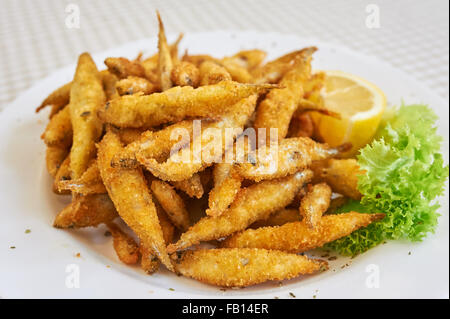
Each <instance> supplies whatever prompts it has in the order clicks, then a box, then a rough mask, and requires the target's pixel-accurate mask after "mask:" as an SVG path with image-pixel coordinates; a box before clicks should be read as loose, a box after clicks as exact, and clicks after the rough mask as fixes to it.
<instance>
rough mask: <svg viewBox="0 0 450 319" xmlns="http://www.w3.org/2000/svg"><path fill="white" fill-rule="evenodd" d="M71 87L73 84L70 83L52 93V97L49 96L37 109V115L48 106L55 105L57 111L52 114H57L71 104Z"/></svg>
mask: <svg viewBox="0 0 450 319" xmlns="http://www.w3.org/2000/svg"><path fill="white" fill-rule="evenodd" d="M71 87H72V82H69V83H66V84H64V85H63V86H61V87H59V88H57V89H56V90H55V91H53V92H52V93H50V95H49V96H47V97H46V98H45V100H44V101H43V102H42V103H41V105H40V106H39V107H38V108H37V109H36V113H37V112H39V111H40V110H42V109H44V108H45V107H46V106H47V105H53V106H56V109H55V110H54V111H53V110H52V113H54V114H56V112H58V111H59V110H60V109H61V108H63V107H64V106H65V105H67V104H68V103H69V100H70V89H71ZM51 115H53V114H51ZM50 117H51V116H50Z"/></svg>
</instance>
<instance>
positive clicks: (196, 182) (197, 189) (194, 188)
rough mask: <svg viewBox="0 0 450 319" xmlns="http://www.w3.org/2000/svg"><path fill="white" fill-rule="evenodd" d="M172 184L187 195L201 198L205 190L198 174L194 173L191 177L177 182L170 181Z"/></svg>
mask: <svg viewBox="0 0 450 319" xmlns="http://www.w3.org/2000/svg"><path fill="white" fill-rule="evenodd" d="M172 185H173V186H174V187H175V188H176V189H179V190H181V191H183V192H185V193H186V194H187V195H188V196H189V197H195V198H201V197H202V196H203V194H204V192H205V190H204V189H203V185H202V180H201V178H200V175H199V174H194V175H192V177H190V178H188V179H184V180H182V181H179V182H172Z"/></svg>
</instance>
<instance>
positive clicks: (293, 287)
mask: <svg viewBox="0 0 450 319" xmlns="http://www.w3.org/2000/svg"><path fill="white" fill-rule="evenodd" d="M174 37H175V36H172V37H170V38H171V39H173V38H174ZM308 45H316V46H317V47H318V48H319V51H318V52H317V54H316V55H315V60H314V62H313V63H314V67H315V68H316V69H325V70H344V71H347V72H350V73H354V74H357V75H360V76H362V77H364V78H366V79H368V80H370V81H372V82H374V83H376V84H377V85H378V86H379V87H380V88H381V89H382V90H383V91H384V92H385V93H386V95H387V98H388V100H389V103H390V104H399V103H401V102H402V101H404V102H405V103H427V104H429V105H430V106H431V107H432V108H433V109H434V110H435V111H436V113H437V114H439V117H440V121H439V133H440V134H441V135H443V136H444V137H445V142H444V145H443V153H444V156H445V158H446V162H448V128H449V122H448V112H449V110H448V101H447V102H446V101H444V100H442V99H441V98H439V97H438V96H437V95H436V94H434V93H433V92H431V91H430V90H429V89H427V88H425V87H424V86H423V85H421V84H420V83H419V82H417V81H415V80H414V79H411V78H410V77H409V76H408V75H406V74H404V73H402V72H400V71H398V70H396V69H394V68H392V67H391V66H389V65H388V64H386V63H384V62H381V61H379V60H377V59H376V58H373V57H367V56H363V55H361V54H359V53H356V52H353V51H350V50H348V49H346V48H342V47H337V46H333V45H329V44H325V43H320V42H317V41H314V40H308V39H300V38H298V37H296V36H288V35H280V34H275V33H256V32H211V33H198V34H190V35H189V34H188V35H186V36H185V38H184V40H183V41H182V45H181V48H180V52H183V51H184V49H185V48H189V53H208V54H211V55H213V56H214V55H215V56H223V55H227V54H232V53H233V52H236V51H238V50H240V49H250V48H255V47H257V48H262V49H264V50H267V52H268V53H269V56H268V58H269V59H271V58H274V57H277V56H279V55H281V54H283V53H286V52H288V51H291V50H294V49H298V48H301V47H304V46H308ZM155 48H156V39H155V38H152V39H146V40H142V41H138V42H134V43H129V44H126V45H124V46H122V47H120V48H117V49H114V50H110V51H108V52H105V53H102V54H95V55H94V58H95V61H96V63H97V65H98V66H99V67H103V60H104V59H105V58H106V57H108V56H126V57H130V58H133V57H135V56H136V55H137V54H138V52H139V51H140V50H143V49H144V50H145V51H144V53H147V54H150V53H152V52H154V51H155V50H156V49H155ZM443 67H444V66H443ZM74 69H75V65H71V66H69V67H66V68H64V69H62V70H60V71H58V72H56V73H54V74H53V75H51V76H49V77H47V78H45V79H43V80H42V81H39V82H38V83H37V84H36V85H35V86H34V87H32V88H31V89H29V90H27V91H26V92H24V93H23V94H22V95H21V96H20V97H19V98H17V99H16V100H15V101H14V102H13V103H11V105H9V107H7V108H6V109H5V110H4V111H3V112H2V113H1V114H0V136H1V139H0V149H1V154H0V203H1V204H2V209H1V213H0V218H1V221H0V244H1V245H0V297H25V298H36V297H41V298H42V297H43V298H54V297H59V298H80V297H86V298H92V297H96V298H102V297H105V298H106V297H112V298H202V297H203V298H213V297H219V298H220V297H234V298H251V297H253V298H274V297H275V296H276V297H279V298H291V297H290V294H289V292H292V293H293V294H294V295H296V297H297V298H312V297H313V296H314V295H316V296H317V298H351V297H353V298H395V297H445V298H448V296H449V286H448V285H449V284H448V283H449V278H448V273H449V272H448V271H449V264H448V261H449V259H448V251H449V248H448V242H449V238H448V233H449V231H448V229H449V220H448V184H447V190H446V193H445V196H444V197H442V198H441V199H440V201H441V204H442V208H441V210H440V212H441V214H442V216H441V217H440V219H439V227H438V229H437V231H436V233H435V234H432V235H429V236H428V237H427V238H426V239H425V240H424V241H423V242H421V243H414V244H413V243H409V242H390V243H388V244H386V245H381V246H379V247H377V248H375V249H372V250H370V251H369V252H367V253H365V254H363V255H361V256H359V257H357V258H355V259H353V260H348V259H346V258H339V259H338V260H336V261H333V262H331V266H332V267H331V269H330V271H328V272H325V273H322V274H320V275H315V276H310V277H304V278H299V279H295V280H290V281H285V282H283V283H282V284H279V283H268V284H263V285H258V286H255V287H250V288H245V289H240V290H227V291H221V290H219V289H218V288H216V287H212V286H208V285H204V284H201V283H198V282H196V281H194V280H191V279H187V278H182V277H177V276H175V275H173V274H171V273H169V272H167V271H161V272H158V273H157V274H155V275H153V276H147V275H145V274H143V273H142V272H141V271H140V269H138V268H137V267H134V268H133V267H128V266H124V265H122V264H121V263H120V262H119V261H118V259H117V258H116V256H115V254H114V252H113V250H112V245H111V242H110V241H111V238H108V237H105V236H104V235H103V233H104V228H101V227H100V229H86V230H81V231H62V230H58V229H55V228H53V227H52V226H51V225H52V222H53V218H54V216H55V214H56V213H57V212H58V211H59V210H60V209H61V208H62V207H63V206H64V204H65V203H67V198H63V197H61V196H56V195H54V194H53V193H52V192H51V190H50V184H51V181H50V177H49V176H48V174H47V172H46V170H45V162H44V151H45V147H44V144H43V143H42V141H41V140H40V135H41V133H42V131H43V130H44V127H45V125H46V123H47V115H48V113H47V112H41V113H40V114H35V113H34V109H35V107H36V106H37V105H38V104H39V103H40V102H41V101H42V100H43V99H44V98H45V97H46V95H47V94H48V93H49V92H51V91H52V90H53V89H55V88H56V87H58V86H60V85H62V84H63V83H66V82H68V81H70V80H71V79H72V76H73V73H74ZM26 229H30V230H31V233H28V234H26V233H25V230H26ZM10 246H15V247H16V248H15V249H11V248H10ZM409 252H411V254H409ZM77 253H80V255H81V256H80V257H76V256H75V255H76V254H77ZM347 263H349V265H348V266H347V267H343V268H341V266H342V265H345V264H347ZM70 265H76V267H78V269H79V276H80V277H79V278H80V285H79V286H80V287H79V288H69V287H70V283H71V282H72V281H71V280H70V278H72V277H70V276H71V275H72V274H73V271H71V268H70V267H71V266H70ZM107 266H109V267H107ZM66 271H68V272H66ZM376 274H379V285H378V288H377V287H373V284H372V285H371V284H370V283H371V282H372V283H374V281H371V280H372V279H373V278H374V277H373V276H375V275H376ZM67 283H69V287H68V286H67V285H66V284H67ZM368 283H369V284H368ZM169 288H173V289H174V290H172V289H169Z"/></svg>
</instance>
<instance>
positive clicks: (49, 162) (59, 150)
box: [45, 146, 69, 178]
mask: <svg viewBox="0 0 450 319" xmlns="http://www.w3.org/2000/svg"><path fill="white" fill-rule="evenodd" d="M68 154H69V149H67V148H66V147H61V146H47V149H46V152H45V164H46V167H47V171H48V173H49V174H50V176H52V177H53V178H54V177H55V176H56V174H57V173H58V169H59V167H60V166H61V164H62V162H63V161H64V159H65V158H66V157H67V155H68Z"/></svg>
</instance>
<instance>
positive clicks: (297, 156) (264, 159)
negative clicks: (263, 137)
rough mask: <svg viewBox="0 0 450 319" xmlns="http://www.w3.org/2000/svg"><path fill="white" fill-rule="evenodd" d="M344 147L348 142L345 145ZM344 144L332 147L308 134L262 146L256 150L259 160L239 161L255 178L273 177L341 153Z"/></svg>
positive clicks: (243, 172) (245, 172)
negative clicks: (314, 139)
mask: <svg viewBox="0 0 450 319" xmlns="http://www.w3.org/2000/svg"><path fill="white" fill-rule="evenodd" d="M344 149H347V146H346V145H344ZM340 150H341V148H340V147H338V148H331V147H329V146H328V145H327V144H321V143H317V142H315V141H313V140H312V139H310V138H308V137H292V138H286V139H283V140H281V142H279V143H278V144H275V145H274V146H263V147H260V148H259V149H258V151H257V157H256V162H254V163H248V162H244V163H239V164H237V166H236V167H237V170H238V172H239V174H240V175H241V176H243V177H244V178H247V179H251V180H254V181H257V182H258V181H261V180H264V179H272V178H279V177H283V176H286V175H288V174H293V173H295V172H298V171H299V170H301V169H304V168H306V167H308V166H309V165H311V163H312V162H313V161H317V160H320V159H325V158H329V157H331V156H335V155H337V154H339V152H340Z"/></svg>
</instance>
